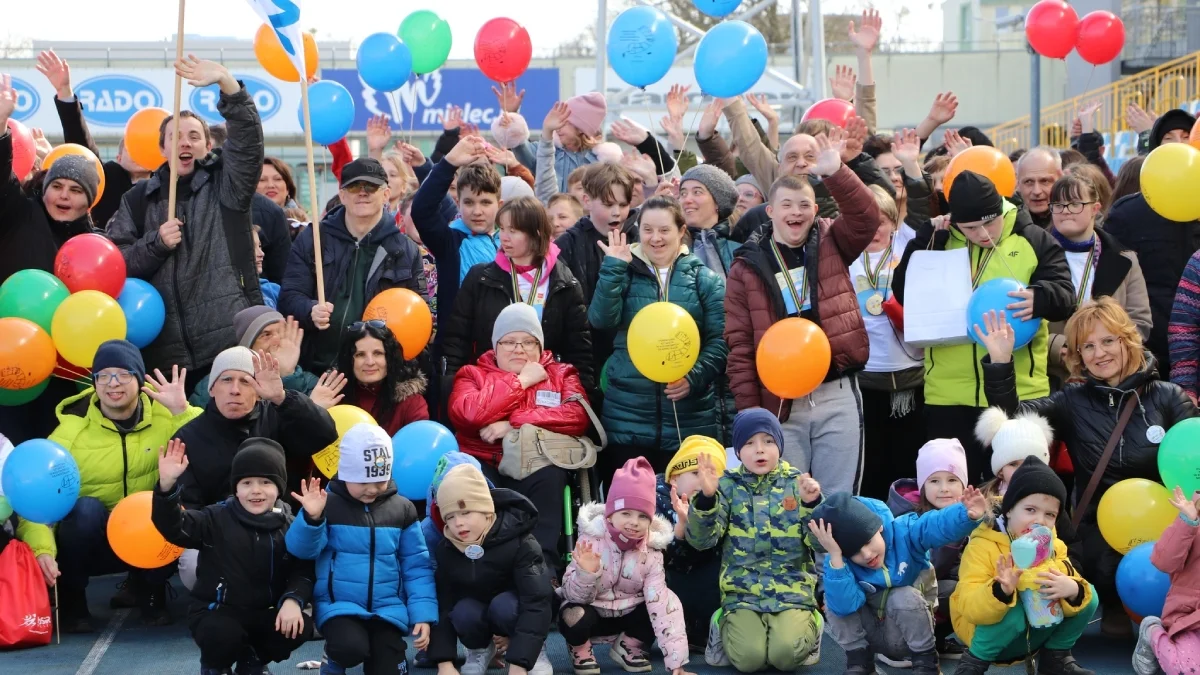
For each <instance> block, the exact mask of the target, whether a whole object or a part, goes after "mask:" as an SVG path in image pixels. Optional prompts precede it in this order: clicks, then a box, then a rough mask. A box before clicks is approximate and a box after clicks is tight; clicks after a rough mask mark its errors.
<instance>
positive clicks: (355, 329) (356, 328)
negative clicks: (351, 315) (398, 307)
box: [346, 319, 387, 333]
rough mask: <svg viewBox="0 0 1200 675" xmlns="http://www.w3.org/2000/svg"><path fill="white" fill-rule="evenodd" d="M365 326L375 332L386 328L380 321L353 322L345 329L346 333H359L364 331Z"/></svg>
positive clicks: (382, 321) (385, 324) (384, 322)
mask: <svg viewBox="0 0 1200 675" xmlns="http://www.w3.org/2000/svg"><path fill="white" fill-rule="evenodd" d="M367 326H370V327H371V328H374V329H376V330H383V329H384V328H387V322H386V321H384V320H382V319H371V320H370V321H355V322H354V323H352V324H350V325H349V326H347V327H346V332H348V333H361V332H363V331H364V330H366V328H367Z"/></svg>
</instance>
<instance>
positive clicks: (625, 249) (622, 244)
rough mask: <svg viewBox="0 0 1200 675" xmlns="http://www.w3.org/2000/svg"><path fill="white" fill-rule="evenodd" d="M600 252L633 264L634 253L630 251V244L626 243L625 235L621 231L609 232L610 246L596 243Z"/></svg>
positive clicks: (599, 242) (601, 242)
mask: <svg viewBox="0 0 1200 675" xmlns="http://www.w3.org/2000/svg"><path fill="white" fill-rule="evenodd" d="M596 245H597V246H599V247H600V250H602V251H604V255H606V256H608V257H610V258H616V259H617V260H624V261H625V262H627V263H631V262H633V253H632V252H631V251H630V250H629V244H628V243H626V241H625V233H624V232H621V231H620V230H616V229H613V230H609V231H608V244H607V245H605V243H604V242H603V241H598V242H596Z"/></svg>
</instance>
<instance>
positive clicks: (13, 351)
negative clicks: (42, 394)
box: [0, 316, 57, 389]
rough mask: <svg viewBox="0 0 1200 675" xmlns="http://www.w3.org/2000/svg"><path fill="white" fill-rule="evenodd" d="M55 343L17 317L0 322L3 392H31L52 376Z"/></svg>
mask: <svg viewBox="0 0 1200 675" xmlns="http://www.w3.org/2000/svg"><path fill="white" fill-rule="evenodd" d="M56 357H57V353H56V350H55V349H54V340H52V339H50V334H49V333H47V332H46V331H45V330H43V329H42V327H41V326H39V325H37V324H36V323H34V322H32V321H30V320H29V319H21V318H18V317H15V316H10V317H6V318H3V319H0V389H29V388H30V387H35V386H37V385H39V384H41V383H42V382H44V381H45V380H46V378H48V377H50V374H51V373H53V372H54V365H55V363H57V360H56Z"/></svg>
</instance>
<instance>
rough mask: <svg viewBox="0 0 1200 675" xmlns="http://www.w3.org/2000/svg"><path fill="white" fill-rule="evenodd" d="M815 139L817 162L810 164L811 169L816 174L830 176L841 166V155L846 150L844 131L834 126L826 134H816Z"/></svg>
mask: <svg viewBox="0 0 1200 675" xmlns="http://www.w3.org/2000/svg"><path fill="white" fill-rule="evenodd" d="M816 140H817V163H816V164H814V165H813V166H812V169H811V171H812V172H813V173H814V174H816V175H818V176H832V175H833V174H834V172H836V171H837V170H838V169H839V168H841V166H842V157H843V156H844V154H845V150H846V132H845V131H842V130H841V129H839V128H838V127H834V128H832V129H830V130H829V133H828V134H820V135H819V136H817V137H816ZM856 156H857V155H856Z"/></svg>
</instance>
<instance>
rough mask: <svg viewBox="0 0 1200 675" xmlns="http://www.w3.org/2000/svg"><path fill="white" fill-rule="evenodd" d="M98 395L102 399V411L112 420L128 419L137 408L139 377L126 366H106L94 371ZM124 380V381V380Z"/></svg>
mask: <svg viewBox="0 0 1200 675" xmlns="http://www.w3.org/2000/svg"><path fill="white" fill-rule="evenodd" d="M92 378H93V382H95V383H96V396H97V398H98V399H99V400H100V412H101V413H103V414H104V416H105V417H107V418H108V419H110V420H127V419H129V417H130V415H132V414H133V413H134V411H136V410H137V404H138V391H139V390H140V387H139V386H138V381H137V378H136V377H134V375H133V373H130V372H129V371H128V370H125V369H124V368H105V369H104V370H101V371H100V372H98V373H94V374H93V376H92ZM122 380H123V382H122Z"/></svg>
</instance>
